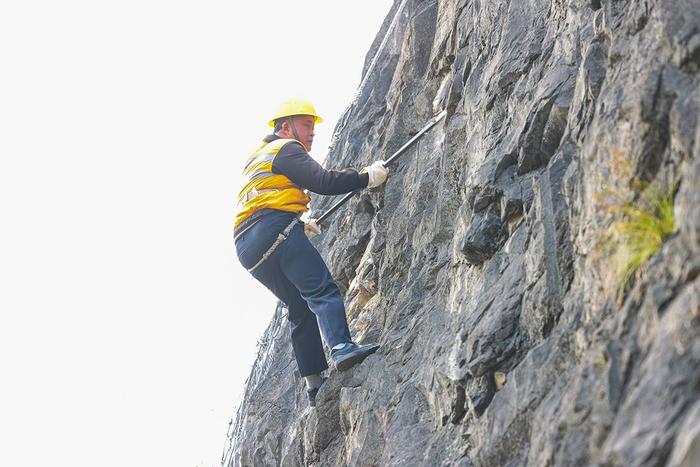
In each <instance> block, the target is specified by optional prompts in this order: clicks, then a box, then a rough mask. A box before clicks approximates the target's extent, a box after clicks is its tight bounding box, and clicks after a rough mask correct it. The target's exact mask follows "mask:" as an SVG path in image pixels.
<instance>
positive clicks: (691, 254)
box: [223, 0, 700, 467]
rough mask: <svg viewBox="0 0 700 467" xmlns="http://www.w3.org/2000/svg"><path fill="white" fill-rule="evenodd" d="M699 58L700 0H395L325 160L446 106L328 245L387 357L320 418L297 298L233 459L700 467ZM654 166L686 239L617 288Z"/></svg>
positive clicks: (356, 372)
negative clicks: (618, 250) (294, 320)
mask: <svg viewBox="0 0 700 467" xmlns="http://www.w3.org/2000/svg"><path fill="white" fill-rule="evenodd" d="M699 70H700V1H699V0H675V1H673V2H669V1H661V0H615V1H613V0H588V1H583V0H522V1H507V0H491V1H483V0H453V1H445V0H437V1H417V0H413V1H411V0H402V1H399V0H397V1H396V2H395V4H394V6H393V8H392V10H391V11H390V13H389V15H388V17H387V19H386V21H385V23H384V26H383V27H382V30H381V31H380V33H379V34H378V36H377V39H376V40H375V43H374V45H373V46H372V48H371V50H370V51H369V53H368V58H367V64H366V66H365V70H364V79H363V82H362V84H361V87H360V90H359V93H358V97H357V99H356V101H355V102H354V103H352V105H351V106H350V107H349V108H348V109H347V111H346V113H345V114H344V116H343V118H342V119H341V121H340V123H339V124H338V127H337V128H336V133H337V139H335V144H334V147H333V148H332V150H331V152H330V153H329V156H328V160H327V161H326V165H327V166H329V167H347V166H353V167H361V166H363V165H366V164H368V163H370V162H371V161H373V160H374V159H375V158H379V157H385V158H386V157H388V156H389V155H390V154H391V153H393V152H394V151H395V150H396V149H398V148H399V147H400V146H401V145H402V144H403V143H404V142H405V141H407V140H408V139H409V138H410V137H411V136H412V135H413V134H415V133H416V132H417V131H418V130H419V129H420V128H421V127H422V126H423V125H424V124H425V122H427V121H428V120H429V119H430V118H431V117H432V116H433V115H434V114H435V113H437V111H439V110H440V109H442V108H445V109H447V112H448V113H447V117H446V118H445V120H443V121H442V122H440V123H439V124H438V125H437V126H435V127H434V128H433V129H432V130H430V131H429V132H428V133H426V134H425V136H424V137H423V138H422V139H421V140H420V141H419V142H418V143H417V144H416V145H415V146H414V147H413V148H412V149H410V150H409V151H408V152H407V153H406V154H405V155H404V156H403V157H402V158H401V159H399V161H398V162H397V163H396V164H395V165H394V166H392V168H391V176H390V178H389V179H388V181H387V183H386V184H385V185H384V186H382V187H380V188H379V189H376V190H365V191H364V192H363V193H361V195H360V196H357V197H356V198H355V199H353V200H352V201H350V202H349V203H348V204H347V205H346V206H345V207H344V208H342V209H341V210H340V211H339V212H338V213H336V214H335V215H334V216H333V217H332V219H331V220H330V222H329V225H328V226H327V227H326V228H325V229H324V233H323V234H322V235H321V236H319V237H317V239H316V240H315V242H316V245H317V247H318V249H319V251H321V253H322V255H323V256H324V258H325V259H326V261H327V263H328V265H329V267H330V269H331V271H332V272H333V274H334V277H335V278H336V280H337V282H338V284H339V285H340V287H341V289H342V290H343V291H344V293H345V298H346V305H347V312H348V317H349V320H350V321H351V330H352V332H353V336H354V337H355V339H356V341H358V342H369V341H375V342H379V343H381V344H382V348H381V349H380V350H379V352H378V353H377V354H375V355H373V356H371V357H369V358H368V359H367V360H366V361H365V362H364V363H363V364H361V365H359V366H357V367H355V368H353V369H352V370H350V371H348V372H344V373H339V372H336V371H335V370H332V371H330V372H329V379H328V381H327V382H326V383H325V384H324V386H323V387H322V388H321V390H320V392H319V395H318V399H317V407H316V408H315V409H311V408H309V407H308V402H307V400H306V395H305V391H304V384H303V379H302V378H300V376H299V374H298V372H297V371H296V365H295V362H294V358H293V356H292V349H291V343H290V338H289V330H288V328H287V323H286V318H285V310H284V308H282V307H281V306H280V307H279V308H278V310H277V312H276V314H275V317H274V319H273V321H272V323H271V324H270V327H269V328H268V330H267V332H266V333H265V336H264V338H263V341H262V343H261V347H260V350H259V358H258V361H257V362H256V364H255V366H254V368H253V371H252V374H251V375H250V377H249V379H248V382H247V387H246V392H245V399H244V401H243V403H242V404H241V406H240V407H239V410H238V414H237V416H236V418H235V420H233V421H232V423H231V427H230V430H229V433H228V437H227V442H226V446H225V449H224V456H223V465H224V466H227V467H228V466H233V465H251V466H253V465H254V466H267V465H285V466H287V465H288V466H292V465H319V466H321V465H323V466H325V465H353V466H354V465H456V466H470V465H475V466H498V465H503V466H505V465H508V466H516V465H532V466H544V465H567V466H569V465H582V466H583V465H605V466H608V465H610V466H613V465H614V466H618V465H619V466H631V465H635V466H656V465H671V466H697V465H700V463H699V462H700V461H699V459H700V277H699V274H698V273H699V272H700V253H699V251H700V188H699V187H700V124H699V123H698V114H699V109H700V75H699ZM613 152H617V153H620V154H623V155H624V158H625V160H626V161H627V162H628V163H629V166H630V167H631V173H629V174H626V175H625V174H622V175H621V174H620V173H619V171H617V172H616V170H615V164H614V163H613V162H614V158H612V157H611V153H613ZM633 178H640V179H645V180H650V181H654V180H657V179H662V178H663V179H664V180H670V181H671V182H673V183H675V184H677V186H678V191H677V195H676V198H675V204H674V212H675V215H676V228H677V231H676V233H675V234H674V235H673V236H671V237H670V238H669V239H667V240H666V241H665V242H664V243H663V245H662V247H661V249H660V251H659V252H658V253H656V254H655V255H654V256H653V257H652V258H651V260H650V261H649V263H648V264H647V265H646V267H645V268H644V269H643V270H642V272H641V273H640V274H638V275H637V277H635V278H634V280H633V281H632V283H631V285H630V286H629V287H628V289H627V291H626V293H625V295H624V298H623V300H617V299H616V298H615V296H614V294H612V293H610V290H609V287H608V283H607V282H608V279H607V278H608V275H607V274H606V273H607V271H606V268H607V265H606V263H605V261H600V260H597V259H596V242H597V238H599V234H600V232H601V231H602V230H603V229H604V228H605V227H606V226H607V224H608V223H609V221H610V219H609V215H608V213H606V212H605V211H604V210H601V209H600V207H599V206H598V205H597V204H596V196H597V194H598V193H600V192H601V190H602V189H604V188H615V189H616V190H618V191H619V192H622V193H627V194H628V195H629V196H634V193H633V190H632V188H631V185H632V184H631V180H632V179H633ZM332 202H333V200H332V199H327V198H324V197H320V196H317V197H316V198H315V199H314V205H313V207H314V211H315V212H317V213H320V212H322V211H324V210H325V209H327V208H328V207H329V206H330V205H331V204H332Z"/></svg>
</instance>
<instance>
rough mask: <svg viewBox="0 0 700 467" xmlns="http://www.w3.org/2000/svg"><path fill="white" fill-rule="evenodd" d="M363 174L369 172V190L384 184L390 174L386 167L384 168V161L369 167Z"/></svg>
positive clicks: (363, 170)
mask: <svg viewBox="0 0 700 467" xmlns="http://www.w3.org/2000/svg"><path fill="white" fill-rule="evenodd" d="M361 172H367V174H368V175H369V183H368V184H367V188H375V187H378V186H379V185H381V184H382V183H384V181H385V180H386V176H387V174H388V173H389V170H387V168H386V167H384V161H381V160H380V161H376V162H374V163H373V164H372V165H370V166H369V167H365V168H364V169H362V171H361Z"/></svg>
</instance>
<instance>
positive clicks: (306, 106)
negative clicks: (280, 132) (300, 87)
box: [268, 99, 323, 127]
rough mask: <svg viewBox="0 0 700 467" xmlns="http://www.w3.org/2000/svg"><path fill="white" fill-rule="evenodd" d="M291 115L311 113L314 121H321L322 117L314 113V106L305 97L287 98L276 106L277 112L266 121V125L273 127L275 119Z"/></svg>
mask: <svg viewBox="0 0 700 467" xmlns="http://www.w3.org/2000/svg"><path fill="white" fill-rule="evenodd" d="M292 115H311V116H312V117H314V123H321V122H323V119H322V118H321V117H320V116H319V115H318V114H317V113H316V108H315V107H314V105H313V104H312V103H311V102H310V101H307V100H305V99H287V100H286V101H284V102H282V103H281V104H280V105H279V107H277V112H275V115H274V116H273V117H272V120H270V121H269V122H268V125H270V126H271V127H274V126H275V120H277V119H278V118H284V117H290V116H292Z"/></svg>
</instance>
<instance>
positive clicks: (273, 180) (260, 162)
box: [234, 139, 311, 225]
mask: <svg viewBox="0 0 700 467" xmlns="http://www.w3.org/2000/svg"><path fill="white" fill-rule="evenodd" d="M290 142H296V140H294V139H277V140H274V141H271V142H269V143H263V144H262V145H261V146H260V147H259V148H258V149H257V150H256V151H255V152H254V153H253V155H252V156H250V158H249V159H248V161H247V162H246V165H245V168H244V169H243V175H244V176H245V177H246V183H245V186H244V187H243V189H242V190H241V191H240V192H239V194H238V206H237V209H236V220H235V223H234V225H238V224H239V223H241V222H242V221H243V220H244V219H246V218H247V217H248V216H250V215H251V214H253V213H254V212H255V211H259V210H260V209H266V208H271V209H278V210H280V211H288V212H296V213H302V212H304V211H307V210H308V204H309V201H310V200H311V199H310V198H309V196H308V195H307V194H306V193H305V192H304V191H303V190H302V189H301V188H299V187H298V186H296V185H295V184H294V182H292V181H291V180H290V179H289V178H287V177H285V176H284V175H280V174H276V173H273V172H272V164H273V162H274V160H275V157H277V154H278V153H279V151H280V149H282V147H283V146H284V145H285V144H287V143H290Z"/></svg>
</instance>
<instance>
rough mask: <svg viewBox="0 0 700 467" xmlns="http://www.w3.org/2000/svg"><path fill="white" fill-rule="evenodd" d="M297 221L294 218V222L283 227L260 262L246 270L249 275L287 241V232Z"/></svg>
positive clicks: (297, 219) (296, 218)
mask: <svg viewBox="0 0 700 467" xmlns="http://www.w3.org/2000/svg"><path fill="white" fill-rule="evenodd" d="M298 221H299V218H298V217H295V218H294V220H293V221H292V223H291V224H289V225H288V226H287V227H285V228H284V230H283V231H282V232H280V233H279V235H277V240H275V243H273V244H272V246H271V247H270V248H269V249H268V250H267V251H266V252H265V253H264V254H263V255H262V258H260V261H258V262H257V263H255V266H253V267H252V268H250V269H248V272H249V273H251V274H252V273H253V271H255V270H256V269H257V268H258V266H260V265H261V264H262V263H264V262H265V261H267V259H268V258H269V257H270V256H272V253H274V252H275V250H276V249H277V247H278V246H280V244H281V243H282V242H283V241H285V240H286V239H287V237H288V236H289V232H291V231H292V229H293V228H294V226H295V225H296V223H297V222H298Z"/></svg>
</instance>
